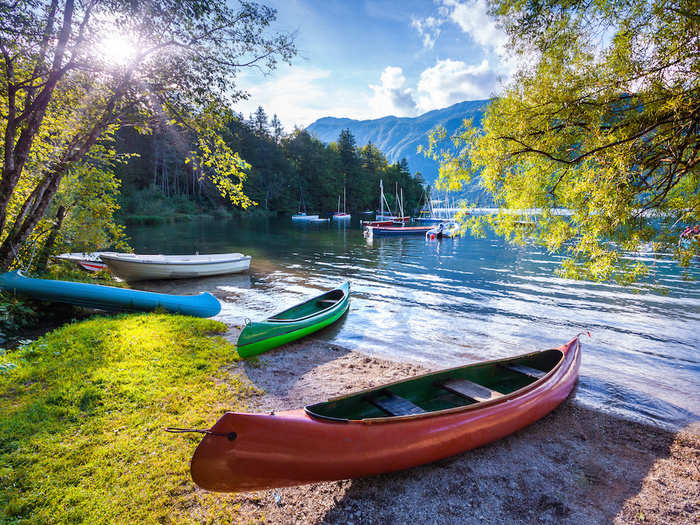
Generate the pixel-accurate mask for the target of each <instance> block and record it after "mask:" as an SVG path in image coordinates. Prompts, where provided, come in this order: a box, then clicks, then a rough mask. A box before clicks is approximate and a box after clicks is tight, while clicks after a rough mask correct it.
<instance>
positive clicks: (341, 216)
mask: <svg viewBox="0 0 700 525" xmlns="http://www.w3.org/2000/svg"><path fill="white" fill-rule="evenodd" d="M350 218H351V216H350V214H349V213H347V208H346V205H345V187H343V211H340V195H338V211H337V212H336V213H334V214H333V220H334V221H349V220H350Z"/></svg>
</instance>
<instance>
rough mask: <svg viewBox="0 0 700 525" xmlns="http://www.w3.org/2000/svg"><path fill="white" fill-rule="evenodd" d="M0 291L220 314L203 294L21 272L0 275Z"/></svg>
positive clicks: (89, 304) (106, 305) (114, 306)
mask: <svg viewBox="0 0 700 525" xmlns="http://www.w3.org/2000/svg"><path fill="white" fill-rule="evenodd" d="M0 288H1V289H3V290H7V291H10V292H14V293H18V294H24V295H29V296H31V297H34V298H36V299H41V300H45V301H54V302H58V303H68V304H74V305H76V306H84V307H86V308H97V309H100V310H116V311H127V312H150V311H153V310H155V309H157V308H163V309H164V310H167V311H169V312H172V313H179V314H183V315H193V316H195V317H213V316H215V315H216V314H218V313H219V311H220V310H221V304H220V303H219V301H218V300H217V299H216V298H215V297H214V296H213V295H211V294H210V293H206V292H205V293H202V294H199V295H170V294H164V293H155V292H144V291H142V290H130V289H128V288H117V287H114V286H103V285H99V284H90V283H76V282H72V281H56V280H50V279H32V278H30V277H25V276H24V275H22V274H21V273H20V272H8V273H3V274H0Z"/></svg>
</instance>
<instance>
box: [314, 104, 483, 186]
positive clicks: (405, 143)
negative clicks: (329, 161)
mask: <svg viewBox="0 0 700 525" xmlns="http://www.w3.org/2000/svg"><path fill="white" fill-rule="evenodd" d="M490 102H491V101H490V100H468V101H463V102H458V103H456V104H453V105H451V106H448V107H446V108H442V109H434V110H431V111H428V112H426V113H423V114H422V115H418V116H416V117H395V116H386V117H381V118H378V119H370V120H355V119H351V118H347V117H322V118H320V119H318V120H316V121H315V122H313V123H311V124H310V125H309V126H307V127H306V130H307V131H308V132H309V133H310V134H311V135H313V136H314V137H316V138H317V139H318V140H320V141H321V142H325V143H327V144H328V143H331V142H335V141H336V140H337V139H338V136H339V135H340V132H341V131H342V130H344V129H349V130H350V133H352V134H353V136H354V137H355V141H356V142H357V144H358V146H364V145H366V144H368V143H369V142H371V143H372V144H374V145H375V146H376V147H377V148H378V149H379V150H380V151H382V153H384V155H386V157H387V159H389V161H390V162H398V161H400V160H401V159H402V158H404V157H405V158H406V160H407V161H408V166H409V168H410V170H411V172H412V173H415V172H420V173H421V175H422V176H423V179H424V180H425V182H426V183H429V184H432V183H433V182H434V181H435V179H436V178H437V175H438V164H437V162H435V161H434V160H432V159H429V158H427V157H425V156H423V155H422V154H419V153H418V146H419V145H422V146H427V145H428V132H429V131H430V130H431V129H433V128H435V127H436V126H443V127H444V128H445V129H446V130H447V133H448V136H449V135H451V134H452V133H453V132H454V131H455V130H457V128H459V127H460V126H461V125H462V122H463V121H464V119H465V118H472V119H473V123H474V125H475V126H478V127H480V126H481V120H482V118H483V115H484V112H485V111H486V108H487V107H488V105H489V104H490Z"/></svg>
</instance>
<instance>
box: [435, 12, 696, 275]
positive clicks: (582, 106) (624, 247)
mask: <svg viewBox="0 0 700 525" xmlns="http://www.w3.org/2000/svg"><path fill="white" fill-rule="evenodd" d="M492 9H493V13H494V14H496V15H497V16H498V18H499V21H500V22H501V23H503V24H504V26H505V28H506V30H507V32H508V34H509V36H510V37H511V49H512V50H513V52H514V53H516V54H519V56H520V58H521V60H522V63H523V64H524V65H523V66H522V67H521V68H520V71H519V72H518V74H517V75H516V76H515V79H514V81H513V82H512V83H511V85H510V86H509V87H507V88H506V89H505V91H504V92H503V94H502V96H500V97H499V98H498V99H496V100H494V101H493V103H492V104H491V105H490V107H489V109H488V111H487V114H486V117H485V118H484V120H483V130H478V129H475V128H472V127H471V125H470V123H469V122H467V123H466V125H465V127H464V128H462V129H461V130H459V131H458V132H457V133H456V134H455V135H454V136H452V137H445V136H444V132H442V131H440V130H437V131H436V132H435V133H434V135H433V137H432V140H431V153H432V154H433V155H434V156H435V157H436V158H438V159H440V160H441V169H440V183H441V184H442V185H444V186H449V187H452V188H456V187H460V186H461V185H463V184H465V183H467V182H468V181H469V180H470V178H471V177H472V176H473V175H474V174H475V173H478V174H480V177H481V181H482V185H483V186H484V188H485V189H486V190H487V192H488V193H489V194H490V195H491V196H492V198H493V200H494V202H495V203H496V204H497V205H498V206H499V207H501V212H500V213H499V214H498V215H497V216H494V217H476V218H472V219H471V220H470V225H471V226H472V228H473V229H474V230H475V231H478V230H480V229H483V227H484V226H485V225H486V224H488V225H490V226H492V227H493V228H494V229H495V231H496V232H497V233H499V234H501V235H504V236H506V237H508V238H510V239H512V240H515V241H523V240H524V239H525V238H526V237H527V238H531V239H535V240H536V241H538V242H539V243H541V244H543V245H545V246H546V247H547V248H548V249H549V250H551V251H557V252H563V253H565V254H566V256H567V258H566V259H565V261H564V264H563V265H562V267H561V269H560V273H561V274H563V275H565V276H566V277H578V278H587V279H594V280H607V279H620V280H622V281H624V282H632V281H634V280H636V279H638V278H640V277H641V276H643V275H644V274H645V273H646V272H647V270H648V268H647V267H646V265H645V264H644V263H640V262H636V261H634V260H631V259H630V258H629V257H628V254H629V252H634V251H640V250H643V251H648V252H656V253H658V252H662V251H665V252H672V253H674V254H675V256H676V258H678V259H679V260H680V261H681V263H684V264H687V263H689V261H690V260H691V257H692V254H693V253H695V254H697V253H698V243H690V244H689V245H688V246H687V247H683V245H682V244H679V242H678V239H679V234H680V232H681V231H682V229H683V228H684V227H685V226H686V225H688V224H693V223H696V222H698V221H700V170H699V168H698V162H699V161H700V142H699V139H698V137H699V136H700V133H699V132H700V117H699V115H700V83H699V79H700V67H699V64H700V61H699V60H698V58H700V56H699V52H698V49H700V47H699V46H700V36H699V35H700V25H699V19H698V16H697V3H696V2H693V1H691V0H677V1H672V2H667V1H666V0H658V1H651V2H642V3H639V2H632V3H629V2H618V1H616V0H606V1H601V2H583V3H570V2H553V3H545V4H542V3H529V2H520V1H516V0H495V1H493V2H492ZM448 139H449V140H451V141H452V145H453V147H454V149H452V150H451V151H454V153H450V152H449V151H446V150H444V149H441V148H440V147H439V144H440V141H441V140H448ZM532 209H538V210H540V214H539V216H538V221H537V224H536V226H535V227H534V228H532V229H529V228H528V229H523V228H522V223H523V221H522V220H521V219H522V217H523V215H526V216H527V215H528V214H529V210H532ZM562 209H565V210H566V213H561V210H562Z"/></svg>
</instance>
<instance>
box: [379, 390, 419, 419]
mask: <svg viewBox="0 0 700 525" xmlns="http://www.w3.org/2000/svg"><path fill="white" fill-rule="evenodd" d="M381 394H383V395H379V396H373V397H368V398H367V401H369V402H370V403H372V404H373V405H374V406H376V407H378V408H381V409H382V410H383V411H384V412H386V413H387V414H389V415H390V416H408V415H411V414H423V413H425V410H423V409H422V408H421V407H419V406H418V405H414V404H413V403H411V402H410V401H409V400H408V399H406V398H403V397H400V396H397V395H394V394H392V393H391V392H387V391H385V392H382V393H381Z"/></svg>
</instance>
